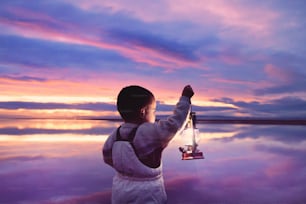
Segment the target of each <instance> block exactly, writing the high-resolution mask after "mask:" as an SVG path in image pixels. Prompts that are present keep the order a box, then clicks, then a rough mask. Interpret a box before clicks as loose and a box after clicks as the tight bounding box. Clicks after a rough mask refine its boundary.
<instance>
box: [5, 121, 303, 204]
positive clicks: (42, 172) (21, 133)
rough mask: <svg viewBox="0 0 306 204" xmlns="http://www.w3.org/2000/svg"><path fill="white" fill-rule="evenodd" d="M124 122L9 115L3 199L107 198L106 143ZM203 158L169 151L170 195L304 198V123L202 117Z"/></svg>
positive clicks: (222, 199)
mask: <svg viewBox="0 0 306 204" xmlns="http://www.w3.org/2000/svg"><path fill="white" fill-rule="evenodd" d="M118 125H119V123H114V122H110V121H74V120H67V121H59V120H15V121H13V120H10V121H8V120H5V121H2V122H1V125H0V155H1V156H0V166H1V168H0V180H1V182H0V203H8V204H9V203H110V193H111V182H112V176H113V170H112V169H111V168H109V167H108V166H106V165H105V164H104V163H103V162H102V157H101V146H102V145H103V142H104V141H105V139H106V136H107V135H108V134H109V133H110V132H111V131H113V130H114V128H115V127H117V126H118ZM197 127H198V128H199V129H200V132H201V134H200V137H201V140H200V146H199V149H200V150H202V151H203V152H204V155H205V159H204V160H194V161H182V160H181V155H180V152H179V151H178V147H179V146H182V145H183V143H182V142H183V141H184V140H183V139H182V138H180V137H176V138H175V139H174V140H173V141H172V142H171V143H170V145H169V147H168V149H166V151H165V152H164V158H163V162H164V177H165V184H166V189H167V193H168V198H169V203H296V202H299V203H303V202H306V195H305V193H304V191H305V189H306V174H305V172H306V162H305V156H306V149H305V146H306V136H304V133H305V132H306V126H264V125H263V126H260V125H232V124H229V125H224V124H222V125H221V124H209V125H205V124H201V125H198V126H197Z"/></svg>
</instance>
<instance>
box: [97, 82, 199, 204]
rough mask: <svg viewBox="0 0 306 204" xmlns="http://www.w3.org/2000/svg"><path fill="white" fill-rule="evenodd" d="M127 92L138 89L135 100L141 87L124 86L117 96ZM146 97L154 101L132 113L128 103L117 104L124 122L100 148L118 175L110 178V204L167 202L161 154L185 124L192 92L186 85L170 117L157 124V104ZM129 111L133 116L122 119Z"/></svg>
mask: <svg viewBox="0 0 306 204" xmlns="http://www.w3.org/2000/svg"><path fill="white" fill-rule="evenodd" d="M126 89H138V93H137V94H134V95H133V96H134V97H135V96H136V97H138V98H139V97H140V95H142V94H140V93H139V92H141V89H143V88H142V87H136V86H131V87H126V88H125V89H123V90H122V91H121V92H120V94H121V93H122V92H123V91H126ZM129 91H130V92H131V93H133V91H131V90H129ZM146 91H147V90H146ZM146 91H145V93H146ZM127 92H128V91H127ZM136 92H137V91H136ZM120 94H119V96H118V101H120ZM130 95H132V94H130ZM144 95H146V94H144ZM149 95H150V96H148V97H153V99H152V98H151V100H147V101H149V103H148V102H147V104H145V105H141V106H143V107H141V106H139V105H138V107H137V108H136V109H135V110H132V109H131V104H128V108H121V109H120V107H119V106H120V104H119V102H117V106H118V110H119V112H120V111H121V112H120V114H121V116H122V117H123V119H124V120H125V123H124V124H122V125H121V126H120V127H119V128H118V129H117V130H116V131H115V132H114V133H112V134H111V135H110V136H109V138H108V139H107V141H106V142H105V144H104V147H103V156H104V161H105V162H106V163H107V164H109V165H111V166H112V167H113V168H114V169H115V170H116V172H117V173H116V175H115V177H114V179H113V190H112V201H113V203H165V202H166V200H167V198H166V193H165V189H164V183H163V177H162V165H161V155H162V151H163V149H164V148H165V147H166V146H167V145H168V143H169V141H170V140H171V139H172V138H173V137H174V136H175V134H176V133H177V131H178V130H179V129H181V127H182V126H183V125H184V123H185V121H186V118H187V116H188V114H189V109H190V98H191V97H192V95H193V90H192V88H191V87H190V86H186V87H185V88H184V90H183V94H182V97H181V98H180V100H179V102H178V103H177V105H176V107H175V110H174V113H173V115H171V116H170V117H168V118H167V119H166V120H160V121H159V122H157V123H154V121H155V107H156V102H155V99H154V96H153V94H152V95H151V94H149ZM118 104H119V105H118ZM136 106H137V104H136ZM139 107H140V108H139ZM131 111H134V113H132V115H133V117H130V118H129V119H128V120H127V119H125V118H127V116H126V115H124V114H125V113H130V112H131ZM135 111H136V112H135ZM122 112H123V113H122ZM153 119H154V121H153Z"/></svg>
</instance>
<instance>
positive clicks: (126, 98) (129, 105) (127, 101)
mask: <svg viewBox="0 0 306 204" xmlns="http://www.w3.org/2000/svg"><path fill="white" fill-rule="evenodd" d="M153 100H154V95H153V94H152V93H151V91H149V90H147V89H145V88H143V87H141V86H127V87H124V88H123V89H121V91H120V93H119V94H118V97H117V110H118V111H119V113H120V115H121V117H122V118H123V120H125V121H130V120H133V119H135V118H137V117H139V111H140V109H142V108H144V107H145V106H147V105H148V104H150V103H151V102H152V101H153Z"/></svg>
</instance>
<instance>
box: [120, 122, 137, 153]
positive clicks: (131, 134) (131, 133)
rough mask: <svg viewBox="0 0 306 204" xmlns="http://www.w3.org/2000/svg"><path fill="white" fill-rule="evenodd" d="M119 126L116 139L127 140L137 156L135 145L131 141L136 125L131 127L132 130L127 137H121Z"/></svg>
mask: <svg viewBox="0 0 306 204" xmlns="http://www.w3.org/2000/svg"><path fill="white" fill-rule="evenodd" d="M120 128H121V126H120V127H119V128H118V129H117V133H116V141H126V142H129V143H130V144H131V146H132V148H133V149H134V152H135V154H136V156H137V157H138V154H137V152H136V149H135V146H134V144H133V141H134V138H135V135H136V132H137V129H138V126H137V127H135V128H133V129H132V131H131V132H130V134H129V135H128V137H127V139H123V138H122V137H121V134H120Z"/></svg>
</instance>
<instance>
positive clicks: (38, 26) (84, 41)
mask: <svg viewBox="0 0 306 204" xmlns="http://www.w3.org/2000/svg"><path fill="white" fill-rule="evenodd" d="M9 11H10V12H12V13H13V14H18V15H17V16H20V17H24V16H27V17H28V16H30V17H31V18H33V19H40V21H41V20H43V21H44V23H41V22H40V21H39V22H35V21H17V20H7V19H3V18H2V19H0V25H2V26H3V27H5V28H6V31H5V32H6V33H11V34H15V35H21V36H23V37H28V38H38V39H43V40H48V41H56V42H62V43H71V44H78V45H86V46H92V47H96V48H99V49H106V50H112V51H116V52H118V53H120V54H121V55H123V56H125V57H127V58H129V59H131V60H133V61H135V62H138V63H145V64H148V65H151V66H159V67H163V68H166V69H169V70H173V69H177V68H181V67H185V66H189V67H190V66H191V67H196V63H195V62H192V61H188V60H185V59H182V58H179V57H177V56H171V55H169V54H167V53H166V52H164V51H163V50H158V49H155V48H150V47H146V46H141V45H139V44H133V42H129V43H128V45H126V46H125V45H122V44H121V43H114V42H110V41H108V40H107V39H105V38H103V35H102V37H99V38H98V37H94V35H88V34H87V33H88V32H86V33H83V31H80V30H79V29H80V28H78V27H76V26H75V25H72V24H67V23H62V22H58V21H56V20H55V19H53V18H51V17H49V16H47V15H43V14H40V13H34V12H31V11H27V10H24V9H17V10H12V9H9ZM48 24H49V25H48ZM50 25H57V26H60V27H62V28H65V31H64V32H63V31H62V30H59V29H56V28H54V27H52V26H50ZM82 29H83V28H82ZM91 32H98V33H96V34H97V36H100V33H101V31H96V30H91Z"/></svg>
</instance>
